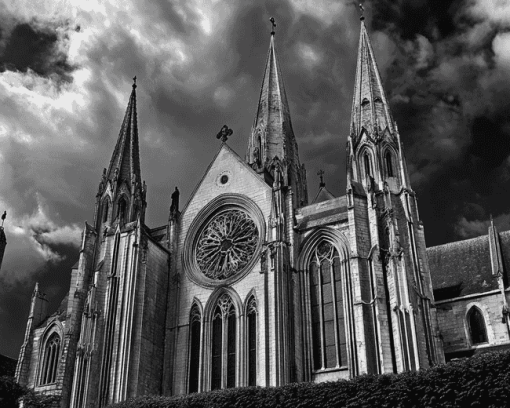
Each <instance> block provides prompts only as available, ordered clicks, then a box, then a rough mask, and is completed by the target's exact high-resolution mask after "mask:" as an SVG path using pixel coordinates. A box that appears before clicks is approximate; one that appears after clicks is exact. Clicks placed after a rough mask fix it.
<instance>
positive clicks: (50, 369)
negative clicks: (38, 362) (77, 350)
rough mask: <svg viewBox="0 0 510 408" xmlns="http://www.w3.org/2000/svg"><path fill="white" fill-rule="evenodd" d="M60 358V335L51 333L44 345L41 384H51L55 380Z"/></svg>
mask: <svg viewBox="0 0 510 408" xmlns="http://www.w3.org/2000/svg"><path fill="white" fill-rule="evenodd" d="M59 359H60V336H59V335H58V334H57V333H53V334H52V335H51V336H50V337H49V338H48V341H47V342H46V344H45V346H44V357H43V365H42V370H41V380H40V381H39V383H40V384H41V385H44V384H51V383H54V382H55V381H56V380H57V369H58V362H59Z"/></svg>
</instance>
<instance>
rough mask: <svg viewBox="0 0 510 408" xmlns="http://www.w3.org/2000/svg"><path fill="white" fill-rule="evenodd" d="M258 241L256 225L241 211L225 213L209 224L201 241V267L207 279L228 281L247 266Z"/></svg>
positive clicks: (197, 250)
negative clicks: (227, 279)
mask: <svg viewBox="0 0 510 408" xmlns="http://www.w3.org/2000/svg"><path fill="white" fill-rule="evenodd" d="M258 240H259V232H258V229H257V226H256V225H255V223H254V222H253V220H252V219H251V218H250V216H249V215H248V214H246V213H245V212H244V211H240V210H229V211H225V212H222V213H220V214H218V215H216V216H215V217H214V218H213V219H212V220H211V221H209V223H208V224H207V226H206V227H205V228H204V229H203V231H202V233H201V234H200V236H199V238H198V241H197V246H196V252H195V254H196V259H197V264H198V267H199V268H200V270H201V271H202V273H203V274H204V275H205V276H207V277H208V278H211V279H216V280H221V279H226V278H229V277H231V276H233V275H235V274H236V273H237V272H239V271H240V270H242V269H243V268H244V267H245V266H246V265H247V264H248V262H249V261H250V260H251V258H252V256H253V254H254V252H255V249H256V248H257V243H258Z"/></svg>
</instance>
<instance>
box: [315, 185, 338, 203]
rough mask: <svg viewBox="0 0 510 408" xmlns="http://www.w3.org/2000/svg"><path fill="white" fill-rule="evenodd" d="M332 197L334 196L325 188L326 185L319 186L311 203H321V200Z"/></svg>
mask: <svg viewBox="0 0 510 408" xmlns="http://www.w3.org/2000/svg"><path fill="white" fill-rule="evenodd" d="M333 198H335V196H334V195H333V193H331V191H329V190H328V189H327V188H326V186H320V187H319V191H318V192H317V195H316V196H315V198H314V199H313V201H312V202H311V204H317V203H322V202H323V201H327V200H332V199H333Z"/></svg>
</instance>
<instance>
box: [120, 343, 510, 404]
mask: <svg viewBox="0 0 510 408" xmlns="http://www.w3.org/2000/svg"><path fill="white" fill-rule="evenodd" d="M506 406H510V352H509V351H505V352H496V353H486V354H482V355H479V356H475V357H472V358H470V359H465V360H458V361H452V362H450V363H448V364H446V365H440V366H436V367H432V368H429V369H425V370H421V371H419V372H407V373H402V374H385V375H379V376H376V375H363V376H360V377H356V378H354V379H352V380H340V381H335V382H327V383H320V384H314V383H294V384H289V385H286V386H283V387H265V388H262V387H244V388H231V389H226V390H218V391H211V392H204V393H198V394H190V395H185V396H179V397H161V396H142V397H138V398H133V399H130V400H127V401H125V402H121V403H118V404H114V405H111V406H110V408H191V407H193V408H227V407H228V408H230V407H243V408H251V407H269V408H271V407H275V408H276V407H278V408H306V407H324V408H328V407H349V408H356V407H359V408H362V407H363V408H364V407H406V408H407V407H451V408H454V407H506Z"/></svg>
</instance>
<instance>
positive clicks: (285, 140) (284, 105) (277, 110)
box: [247, 18, 299, 165]
mask: <svg viewBox="0 0 510 408" xmlns="http://www.w3.org/2000/svg"><path fill="white" fill-rule="evenodd" d="M271 23H272V31H271V38H270V41H269V51H268V53H267V60H266V66H265V70H264V78H263V80H262V88H261V90H260V98H259V103H258V106H257V114H256V116H255V120H254V122H253V127H252V131H251V137H250V140H249V143H248V157H247V161H248V162H249V163H254V162H258V164H260V165H264V164H265V163H266V162H269V161H271V160H272V159H273V158H274V157H278V158H279V159H280V160H283V159H284V158H286V159H287V160H299V159H298V157H297V144H296V139H295V136H294V131H293V129H292V123H291V120H290V111H289V104H288V102H287V95H286V93H285V87H284V85H283V78H282V73H281V70H280V65H279V63H278V59H277V57H276V48H275V44H274V38H275V27H276V24H275V23H274V19H273V18H272V19H271Z"/></svg>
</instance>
